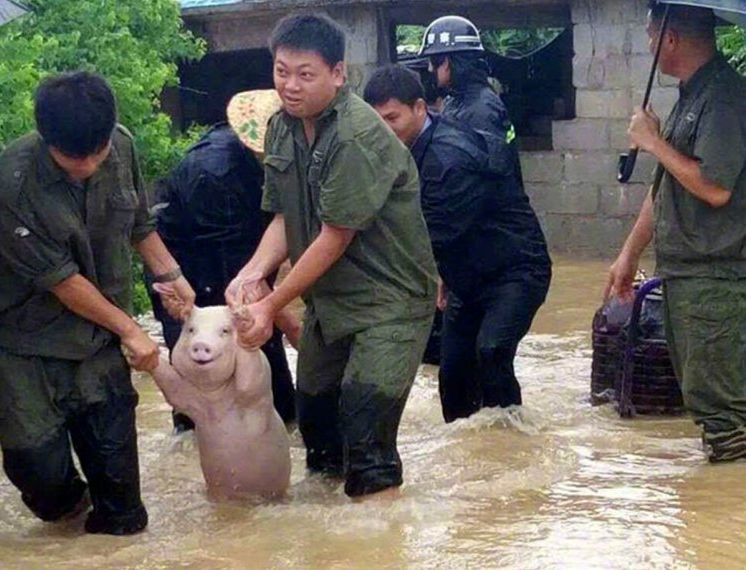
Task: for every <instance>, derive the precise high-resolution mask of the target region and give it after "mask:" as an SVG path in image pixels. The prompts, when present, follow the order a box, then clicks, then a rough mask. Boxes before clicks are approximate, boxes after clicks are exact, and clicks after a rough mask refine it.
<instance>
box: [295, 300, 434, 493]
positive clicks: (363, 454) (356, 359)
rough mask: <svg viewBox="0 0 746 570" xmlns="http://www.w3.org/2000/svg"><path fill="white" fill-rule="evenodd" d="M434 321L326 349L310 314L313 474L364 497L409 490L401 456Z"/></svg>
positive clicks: (304, 359) (306, 374)
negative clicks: (402, 425) (338, 479)
mask: <svg viewBox="0 0 746 570" xmlns="http://www.w3.org/2000/svg"><path fill="white" fill-rule="evenodd" d="M431 324H432V317H429V316H428V317H426V318H420V319H418V320H414V321H408V322H400V323H391V324H385V325H378V326H375V327H372V328H369V329H367V330H364V331H362V332H359V333H356V334H353V335H350V336H347V337H345V338H343V339H341V340H339V341H336V342H333V343H330V344H326V343H325V342H324V339H323V337H322V334H321V330H320V328H319V324H318V321H317V319H316V318H315V317H314V316H313V314H312V313H311V312H310V311H308V312H307V314H306V317H305V321H304V331H303V337H302V340H301V345H300V351H299V353H298V386H297V390H298V392H297V396H298V425H299V427H300V431H301V435H302V436H303V441H304V443H305V445H306V462H307V465H308V468H309V469H310V470H312V471H322V472H326V473H331V474H336V475H344V477H345V479H346V481H345V493H347V495H349V496H351V497H353V496H360V495H367V494H369V493H375V492H377V491H381V490H383V489H386V488H388V487H395V486H399V485H401V484H402V464H401V459H400V458H399V453H398V451H397V449H396V437H397V434H398V430H399V421H400V420H401V416H402V412H403V411H404V406H405V404H406V402H407V397H408V395H409V391H410V389H411V387H412V383H413V381H414V377H415V374H416V373H417V367H418V366H419V364H420V361H421V358H422V354H423V352H424V351H425V345H426V344H427V339H428V336H429V334H430V326H431Z"/></svg>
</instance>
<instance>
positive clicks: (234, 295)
mask: <svg viewBox="0 0 746 570" xmlns="http://www.w3.org/2000/svg"><path fill="white" fill-rule="evenodd" d="M287 257H288V245H287V237H286V236H285V218H284V217H283V215H282V214H275V217H274V218H273V219H272V222H271V223H270V224H269V226H268V227H267V230H266V231H265V232H264V235H263V236H262V241H261V242H259V247H257V249H256V251H255V252H254V255H253V256H251V259H250V260H249V261H248V263H247V264H246V265H244V267H243V268H242V269H241V271H239V272H238V275H236V277H235V278H234V279H233V281H231V282H230V284H229V285H228V288H227V289H226V290H225V300H226V302H227V303H228V305H229V306H230V307H231V308H236V307H238V306H241V305H244V304H246V303H247V302H250V301H251V296H252V295H253V294H254V291H253V289H255V288H256V287H257V286H258V282H261V281H263V280H264V279H266V278H267V276H268V275H270V274H271V273H273V272H274V271H275V270H276V269H277V268H278V267H280V265H281V264H282V263H283V262H284V261H285V260H286V259H287Z"/></svg>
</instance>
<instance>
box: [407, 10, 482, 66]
mask: <svg viewBox="0 0 746 570" xmlns="http://www.w3.org/2000/svg"><path fill="white" fill-rule="evenodd" d="M460 51H484V46H482V40H481V39H480V38H479V30H477V27H476V26H475V25H474V24H472V23H471V22H470V21H469V20H467V19H466V18H462V17H461V16H443V17H442V18H438V19H437V20H435V21H434V22H432V23H431V24H430V25H429V26H428V27H427V29H426V30H425V35H424V37H423V38H422V47H421V48H420V56H425V57H429V56H431V55H437V54H440V53H455V52H460Z"/></svg>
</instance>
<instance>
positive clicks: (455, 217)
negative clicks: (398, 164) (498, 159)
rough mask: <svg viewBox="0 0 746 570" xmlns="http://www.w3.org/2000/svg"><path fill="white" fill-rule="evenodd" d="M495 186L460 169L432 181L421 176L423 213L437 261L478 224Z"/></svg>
mask: <svg viewBox="0 0 746 570" xmlns="http://www.w3.org/2000/svg"><path fill="white" fill-rule="evenodd" d="M485 184H490V187H489V189H488V188H486V187H485ZM496 184H497V183H496V182H495V181H488V180H487V179H484V178H482V177H481V176H478V175H477V174H476V173H475V172H474V171H468V170H464V169H462V168H448V170H447V171H446V172H445V173H443V174H442V175H436V177H435V178H434V179H428V178H427V174H426V173H423V179H422V193H421V194H422V213H423V216H424V217H425V221H426V222H427V229H428V231H429V232H430V240H431V242H432V245H433V251H434V252H435V253H436V257H437V256H439V255H440V254H442V253H443V252H445V251H447V250H448V248H449V247H452V246H453V244H454V243H455V242H457V241H458V240H459V239H460V238H462V237H463V236H464V234H466V233H467V232H468V231H469V230H470V229H471V228H473V227H474V226H475V225H476V224H477V221H478V218H479V216H480V215H481V214H482V212H483V210H484V207H483V204H484V197H485V192H486V191H492V192H494V191H495V185H496Z"/></svg>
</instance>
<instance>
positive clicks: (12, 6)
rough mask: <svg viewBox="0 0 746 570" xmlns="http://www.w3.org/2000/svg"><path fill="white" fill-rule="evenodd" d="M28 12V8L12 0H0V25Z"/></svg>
mask: <svg viewBox="0 0 746 570" xmlns="http://www.w3.org/2000/svg"><path fill="white" fill-rule="evenodd" d="M27 12H28V10H26V9H25V8H24V7H23V6H21V5H20V4H16V3H15V2H13V1H12V0H0V26H2V25H3V24H7V23H8V22H10V21H11V20H15V19H16V18H18V17H19V16H23V15H24V14H26V13H27Z"/></svg>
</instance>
